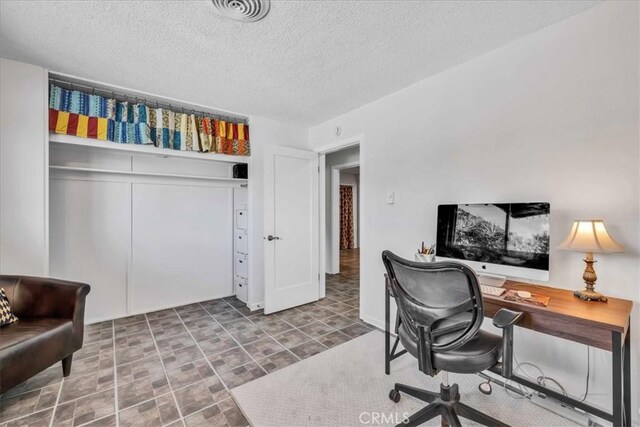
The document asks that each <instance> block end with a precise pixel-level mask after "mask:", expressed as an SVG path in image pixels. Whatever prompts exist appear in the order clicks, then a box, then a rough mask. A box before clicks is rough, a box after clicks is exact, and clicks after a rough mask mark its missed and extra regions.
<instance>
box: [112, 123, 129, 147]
mask: <svg viewBox="0 0 640 427" xmlns="http://www.w3.org/2000/svg"><path fill="white" fill-rule="evenodd" d="M114 141H115V142H117V143H119V144H126V143H127V123H125V122H121V121H119V120H116V131H115V140H114Z"/></svg>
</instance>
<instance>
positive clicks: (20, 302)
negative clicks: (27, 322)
mask: <svg viewBox="0 0 640 427" xmlns="http://www.w3.org/2000/svg"><path fill="white" fill-rule="evenodd" d="M18 280H19V283H18V284H17V286H16V287H15V290H14V300H13V301H12V306H13V307H14V311H15V312H16V315H17V316H18V317H20V316H23V317H56V318H62V319H69V320H73V321H74V322H75V321H76V320H81V319H83V318H84V303H85V298H86V296H87V294H88V293H89V290H90V289H91V288H90V286H89V285H87V284H85V283H77V282H69V281H66V280H57V279H50V278H45V277H28V276H20V277H18Z"/></svg>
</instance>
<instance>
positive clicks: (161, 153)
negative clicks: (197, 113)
mask: <svg viewBox="0 0 640 427" xmlns="http://www.w3.org/2000/svg"><path fill="white" fill-rule="evenodd" d="M49 142H50V143H52V144H59V145H61V146H63V145H64V146H79V147H89V148H92V149H97V150H111V151H121V152H126V153H131V154H142V155H149V156H155V157H182V158H186V159H196V160H205V161H208V162H221V163H230V164H235V163H249V161H250V156H230V155H227V154H217V153H199V152H195V151H180V150H171V149H168V148H158V147H154V146H152V145H134V144H119V143H117V142H111V141H98V140H94V139H89V138H81V137H78V136H73V135H63V134H58V133H49Z"/></svg>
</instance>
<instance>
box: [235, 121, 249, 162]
mask: <svg viewBox="0 0 640 427" xmlns="http://www.w3.org/2000/svg"><path fill="white" fill-rule="evenodd" d="M237 155H238V156H250V155H251V144H250V143H249V125H245V124H244V123H238V152H237Z"/></svg>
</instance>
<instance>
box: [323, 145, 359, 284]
mask: <svg viewBox="0 0 640 427" xmlns="http://www.w3.org/2000/svg"><path fill="white" fill-rule="evenodd" d="M320 145H322V144H320ZM359 161H360V147H359V146H355V147H350V148H346V149H344V150H340V151H335V152H333V153H329V154H326V155H325V168H324V171H325V189H324V194H325V205H324V206H325V224H326V225H325V240H324V241H325V246H326V255H325V257H326V258H325V270H326V272H327V273H329V274H337V273H339V272H340V261H339V256H338V254H335V253H334V250H338V249H339V237H338V233H340V231H339V229H338V230H334V225H333V222H334V221H333V214H332V212H333V209H334V208H333V203H332V194H331V188H332V185H331V181H332V176H333V173H332V169H333V167H334V166H339V165H344V164H353V163H357V162H359ZM337 200H338V203H339V200H340V199H339V195H338V199H337ZM338 226H339V223H338ZM336 245H337V248H338V249H335V248H336Z"/></svg>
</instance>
